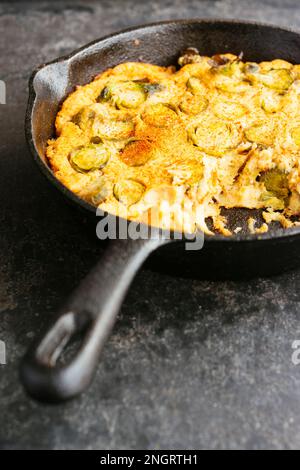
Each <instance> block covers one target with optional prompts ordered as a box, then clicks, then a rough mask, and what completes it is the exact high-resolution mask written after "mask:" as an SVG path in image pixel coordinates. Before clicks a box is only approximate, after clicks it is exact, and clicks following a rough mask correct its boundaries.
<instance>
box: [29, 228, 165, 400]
mask: <svg viewBox="0 0 300 470" xmlns="http://www.w3.org/2000/svg"><path fill="white" fill-rule="evenodd" d="M168 241H169V240H167V239H164V238H162V237H156V238H151V239H148V240H142V239H138V240H130V239H126V240H114V241H111V242H110V246H109V247H108V249H107V250H106V251H105V253H104V255H103V257H102V258H101V260H100V261H99V262H98V264H97V265H96V266H95V267H94V269H93V270H92V271H91V272H90V273H89V274H88V275H87V277H86V278H85V279H83V281H81V283H80V284H79V286H78V288H77V289H76V290H75V291H74V292H73V294H72V295H71V297H70V298H69V300H68V301H67V303H66V304H65V306H64V308H63V309H62V310H61V311H60V313H59V316H58V317H57V319H56V320H55V321H54V323H53V324H52V326H51V327H50V329H48V331H47V332H46V334H45V335H44V336H43V338H42V339H40V340H38V341H37V342H36V343H35V344H34V345H33V346H32V348H31V349H30V350H29V351H28V352H27V354H26V355H25V356H24V358H23V361H22V363H21V369H20V375H21V381H22V383H23V385H24V387H25V389H26V391H27V392H28V394H29V395H31V396H32V397H33V398H35V399H37V400H39V401H43V402H52V403H55V402H60V401H65V400H68V399H71V398H73V397H75V396H76V395H78V394H80V393H81V392H83V391H84V390H85V389H86V388H87V387H88V385H89V384H90V382H91V381H92V378H93V376H94V373H95V370H96V367H97V365H98V360H99V356H100V353H101V351H102V349H103V346H104V344H105V341H106V339H107V337H108V336H109V334H110V332H111V330H112V327H113V325H114V323H115V320H116V316H117V314H118V312H119V309H120V307H121V305H122V301H123V299H124V297H125V294H126V292H127V290H128V288H129V286H130V284H131V281H132V280H133V278H134V276H135V274H136V273H137V271H138V269H139V267H140V266H141V265H142V263H143V262H144V260H145V259H146V258H147V257H148V255H149V254H150V253H151V252H152V251H153V250H155V249H156V248H157V247H158V246H160V245H163V244H165V243H167V242H168ZM80 333H81V335H83V341H82V342H81V347H80V349H79V351H78V352H77V353H76V355H75V356H74V355H73V358H72V359H71V360H69V361H67V363H63V364H58V363H57V361H58V359H59V358H60V357H61V355H62V353H63V351H64V349H65V348H66V346H67V344H68V343H69V341H70V340H71V338H73V337H74V336H75V335H76V336H77V335H78V334H80Z"/></svg>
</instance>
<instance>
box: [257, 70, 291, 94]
mask: <svg viewBox="0 0 300 470" xmlns="http://www.w3.org/2000/svg"><path fill="white" fill-rule="evenodd" d="M261 82H262V83H263V84H264V85H266V86H267V87H269V88H272V89H273V90H278V91H284V90H287V89H288V88H289V87H290V86H291V84H292V83H293V78H292V76H291V73H290V72H289V70H287V69H273V70H270V71H269V72H268V73H266V74H261Z"/></svg>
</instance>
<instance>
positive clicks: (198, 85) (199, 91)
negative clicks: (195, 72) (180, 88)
mask: <svg viewBox="0 0 300 470" xmlns="http://www.w3.org/2000/svg"><path fill="white" fill-rule="evenodd" d="M187 88H188V89H189V90H190V91H191V92H192V93H193V95H203V94H206V88H205V85H203V83H202V82H201V80H199V78H196V77H191V78H189V79H188V81H187Z"/></svg>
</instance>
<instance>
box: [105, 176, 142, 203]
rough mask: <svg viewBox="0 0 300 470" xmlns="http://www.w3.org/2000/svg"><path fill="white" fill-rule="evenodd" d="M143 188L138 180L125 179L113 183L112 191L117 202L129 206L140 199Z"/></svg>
mask: <svg viewBox="0 0 300 470" xmlns="http://www.w3.org/2000/svg"><path fill="white" fill-rule="evenodd" d="M145 189H146V188H145V186H144V185H143V184H142V183H140V182H139V181H136V180H133V179H127V180H124V181H120V182H119V183H115V185H114V189H113V193H114V196H115V198H116V199H117V200H118V201H119V202H121V203H122V204H124V205H125V206H131V205H132V204H135V203H137V202H138V201H139V200H140V199H141V197H142V196H143V194H144V192H145Z"/></svg>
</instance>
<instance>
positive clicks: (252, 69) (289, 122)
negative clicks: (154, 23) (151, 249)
mask: <svg viewBox="0 0 300 470" xmlns="http://www.w3.org/2000/svg"><path fill="white" fill-rule="evenodd" d="M178 63H179V66H180V68H179V69H178V68H176V67H160V66H157V65H152V64H147V63H141V62H138V63H122V64H120V65H118V66H116V67H114V68H112V69H109V70H106V71H105V72H103V73H101V74H100V75H98V76H97V77H96V78H95V79H94V80H93V81H92V82H91V83H89V84H87V85H84V86H78V87H77V89H76V90H75V91H74V92H73V93H71V94H70V95H69V96H68V97H67V99H66V100H65V101H64V102H63V104H62V106H61V109H60V111H59V112H58V114H57V117H56V121H55V128H56V137H55V138H53V139H51V140H49V141H48V146H47V150H46V154H47V158H48V160H49V163H50V165H51V168H52V170H53V172H54V174H55V176H56V177H57V178H58V179H59V180H60V181H61V182H62V183H63V184H64V185H65V186H67V187H68V188H69V189H70V190H71V191H72V192H74V193H75V194H76V195H78V196H79V197H80V198H82V199H84V200H85V201H87V202H89V203H90V204H92V205H94V206H95V207H100V208H101V209H102V210H103V211H105V212H108V213H111V214H114V215H117V216H121V217H124V218H127V219H129V220H135V221H138V222H140V221H142V222H146V223H150V224H152V225H156V226H160V227H162V228H167V229H168V228H169V229H175V230H180V231H185V232H189V233H193V232H195V231H196V230H197V229H200V230H202V231H204V232H205V233H208V234H212V233H214V232H215V231H216V232H219V233H222V234H223V235H231V234H232V232H231V231H230V230H229V229H228V228H227V225H226V217H225V216H224V214H223V213H222V210H223V208H225V209H231V208H248V209H261V211H262V217H263V220H264V222H263V223H261V222H260V223H257V221H256V220H255V219H254V218H252V217H250V218H249V219H248V227H249V230H250V232H252V233H263V232H266V231H268V226H269V224H270V223H271V222H272V221H277V222H279V223H280V224H281V225H282V226H283V227H291V226H293V225H296V224H298V216H299V214H300V164H299V162H300V65H292V64H290V63H289V62H286V61H284V60H280V59H277V60H273V61H270V62H261V63H259V64H258V63H254V62H247V61H243V58H242V55H240V56H236V55H233V54H218V55H215V56H213V57H205V56H200V55H199V53H198V52H197V50H195V49H192V48H190V49H189V50H187V51H186V53H185V54H184V55H183V56H182V57H180V59H179V61H178ZM208 221H209V224H208ZM239 230H241V227H236V228H235V229H234V232H236V233H237V232H238V231H239Z"/></svg>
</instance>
